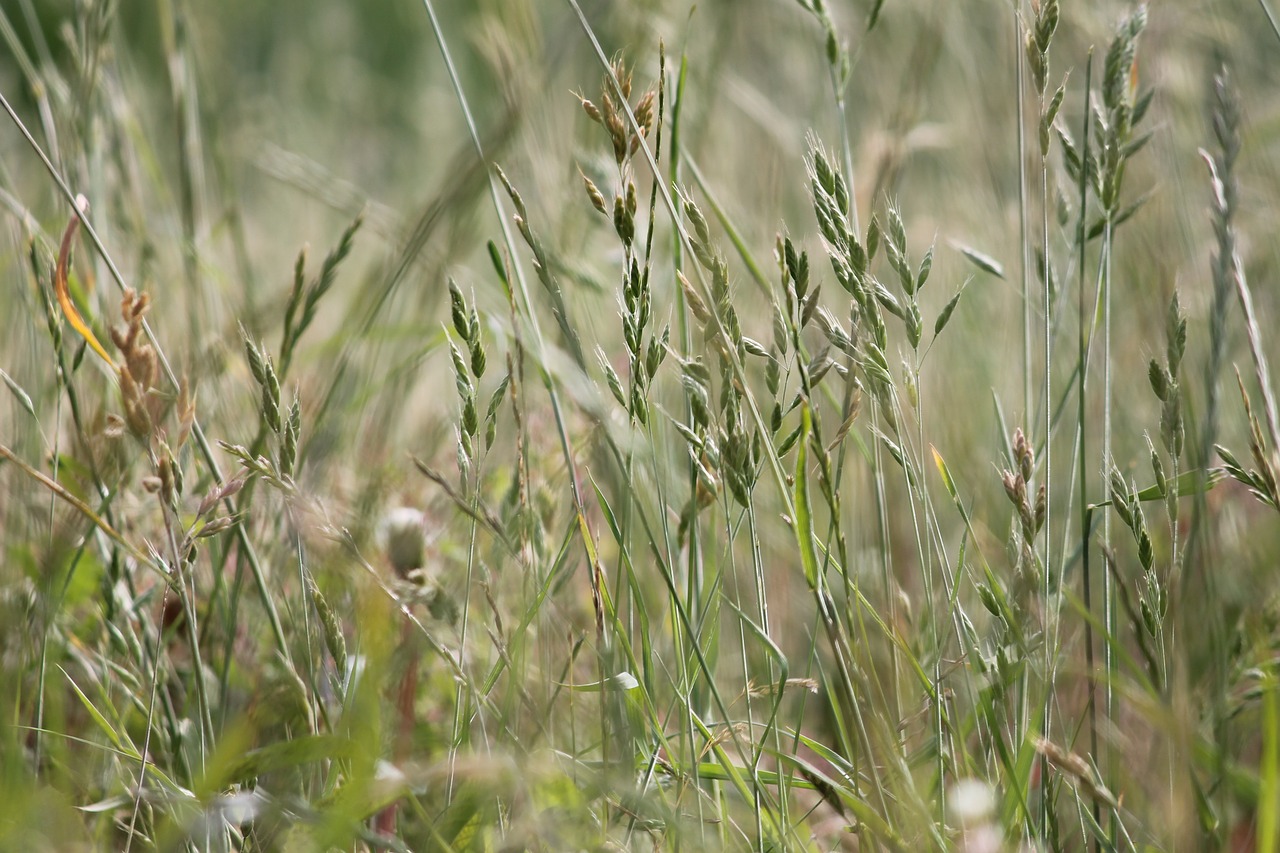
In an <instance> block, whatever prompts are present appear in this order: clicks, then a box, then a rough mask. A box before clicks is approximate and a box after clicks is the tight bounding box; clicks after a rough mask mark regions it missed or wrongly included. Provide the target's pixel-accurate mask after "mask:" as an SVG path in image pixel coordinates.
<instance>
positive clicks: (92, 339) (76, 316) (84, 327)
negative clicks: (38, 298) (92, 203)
mask: <svg viewBox="0 0 1280 853" xmlns="http://www.w3.org/2000/svg"><path fill="white" fill-rule="evenodd" d="M76 206H77V207H79V208H80V209H81V210H82V211H83V210H88V209H89V202H88V200H87V199H86V198H85V197H84V196H82V195H78V196H76ZM79 228H80V217H79V216H72V217H71V221H70V222H68V223H67V230H66V231H64V232H62V246H61V247H60V248H59V249H58V267H57V270H56V271H55V272H54V275H53V291H54V294H55V295H56V296H57V297H58V304H59V305H60V306H62V313H63V314H64V315H66V318H67V322H69V323H70V324H71V328H73V329H75V330H76V331H77V332H79V333H80V337H82V338H84V339H85V342H86V343H88V344H89V346H91V347H93V351H94V352H96V353H97V354H98V355H100V356H102V360H103V361H105V362H106V363H107V364H109V365H110V366H111V367H112V369H114V368H115V366H116V364H115V362H114V361H112V360H111V356H109V355H107V351H106V349H104V348H103V346H102V344H100V343H98V338H97V337H96V336H95V335H94V334H93V330H92V329H90V328H89V325H88V324H87V323H85V321H84V318H83V317H81V316H80V312H79V311H77V310H76V306H75V303H74V302H72V301H71V291H70V289H69V288H68V287H67V267H68V266H69V265H70V259H71V242H72V241H73V240H74V239H75V237H76V231H77V230H79Z"/></svg>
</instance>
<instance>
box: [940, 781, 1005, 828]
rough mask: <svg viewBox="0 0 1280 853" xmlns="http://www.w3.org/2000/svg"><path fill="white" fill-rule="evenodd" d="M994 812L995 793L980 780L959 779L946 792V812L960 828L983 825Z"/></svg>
mask: <svg viewBox="0 0 1280 853" xmlns="http://www.w3.org/2000/svg"><path fill="white" fill-rule="evenodd" d="M995 810H996V795H995V792H994V791H992V790H991V786H990V785H988V784H987V783H986V782H983V781H982V780H981V779H961V780H959V781H957V782H956V783H955V784H954V785H952V786H951V789H950V790H949V791H947V811H948V813H949V816H950V817H951V819H952V820H953V821H955V822H956V823H957V824H959V825H960V826H977V825H978V824H980V823H985V822H986V821H987V820H988V819H989V818H990V817H991V816H992V815H993V814H994V813H995Z"/></svg>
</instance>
